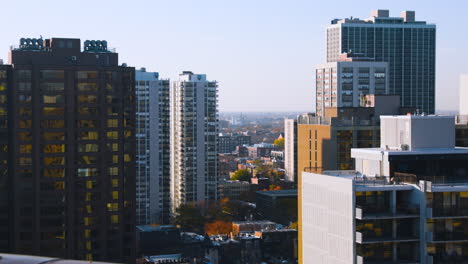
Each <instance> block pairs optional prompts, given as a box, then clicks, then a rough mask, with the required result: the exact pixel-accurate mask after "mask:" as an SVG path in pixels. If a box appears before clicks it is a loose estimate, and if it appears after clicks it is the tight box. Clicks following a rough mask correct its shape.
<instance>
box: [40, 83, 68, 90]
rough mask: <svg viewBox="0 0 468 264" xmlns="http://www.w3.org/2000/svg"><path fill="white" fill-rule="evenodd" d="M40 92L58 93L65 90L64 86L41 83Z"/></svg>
mask: <svg viewBox="0 0 468 264" xmlns="http://www.w3.org/2000/svg"><path fill="white" fill-rule="evenodd" d="M41 90H42V91H44V92H60V91H63V90H65V84H64V83H51V82H44V83H41Z"/></svg>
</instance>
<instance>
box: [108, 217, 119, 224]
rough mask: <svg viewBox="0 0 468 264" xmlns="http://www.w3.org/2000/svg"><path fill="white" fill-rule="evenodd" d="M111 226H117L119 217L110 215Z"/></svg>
mask: <svg viewBox="0 0 468 264" xmlns="http://www.w3.org/2000/svg"><path fill="white" fill-rule="evenodd" d="M110 218H111V224H118V223H119V216H118V215H111V217H110Z"/></svg>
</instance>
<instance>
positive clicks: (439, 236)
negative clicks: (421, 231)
mask: <svg viewBox="0 0 468 264" xmlns="http://www.w3.org/2000/svg"><path fill="white" fill-rule="evenodd" d="M426 240H427V241H428V242H432V243H437V242H442V243H443V242H457V241H458V242H461V241H463V242H468V234H466V233H464V232H456V231H455V232H454V231H444V232H427V233H426Z"/></svg>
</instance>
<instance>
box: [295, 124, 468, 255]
mask: <svg viewBox="0 0 468 264" xmlns="http://www.w3.org/2000/svg"><path fill="white" fill-rule="evenodd" d="M381 130H382V136H381V146H380V148H364V149H353V150H352V154H351V155H352V157H353V158H354V159H355V160H356V171H329V172H323V173H321V174H317V173H308V172H304V173H303V174H302V176H303V177H302V179H301V183H300V195H301V198H302V199H301V201H300V205H299V207H300V208H301V209H300V216H299V218H300V221H299V222H300V231H301V234H300V239H301V241H302V243H301V246H302V248H301V249H300V255H301V263H330V261H331V262H334V263H371V262H372V263H387V262H390V263H464V262H465V261H466V259H468V240H467V237H468V222H467V221H466V219H467V218H468V206H467V204H468V198H467V197H468V184H467V182H468V165H467V163H466V160H467V158H468V148H459V147H455V122H454V117H453V116H411V115H408V116H384V117H382V120H381Z"/></svg>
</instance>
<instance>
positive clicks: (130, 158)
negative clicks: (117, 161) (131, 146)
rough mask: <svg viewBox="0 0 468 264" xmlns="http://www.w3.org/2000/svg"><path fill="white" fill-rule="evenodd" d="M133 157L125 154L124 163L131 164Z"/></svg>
mask: <svg viewBox="0 0 468 264" xmlns="http://www.w3.org/2000/svg"><path fill="white" fill-rule="evenodd" d="M131 161H132V157H131V156H130V155H129V154H124V162H131Z"/></svg>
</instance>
